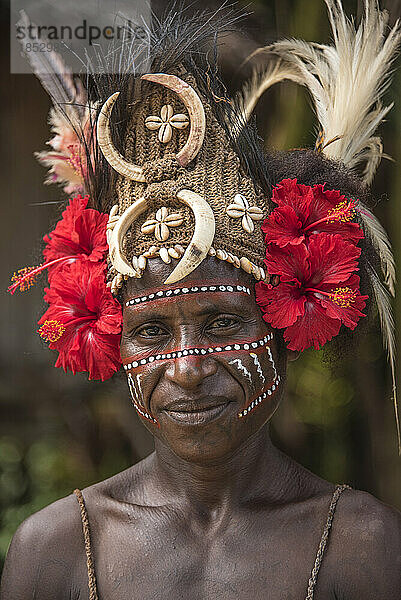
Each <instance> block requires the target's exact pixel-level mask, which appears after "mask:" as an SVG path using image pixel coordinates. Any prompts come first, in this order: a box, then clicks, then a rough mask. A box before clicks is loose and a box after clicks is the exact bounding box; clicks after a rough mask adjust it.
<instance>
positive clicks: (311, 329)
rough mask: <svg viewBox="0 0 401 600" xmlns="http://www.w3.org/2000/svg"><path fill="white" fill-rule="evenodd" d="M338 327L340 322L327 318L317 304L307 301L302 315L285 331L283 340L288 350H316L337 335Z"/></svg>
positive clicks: (323, 310)
mask: <svg viewBox="0 0 401 600" xmlns="http://www.w3.org/2000/svg"><path fill="white" fill-rule="evenodd" d="M340 327H341V321H339V320H338V319H332V318H331V317H329V316H328V315H327V313H326V311H325V309H324V308H323V307H322V306H320V304H319V303H318V302H316V301H308V302H306V303H305V312H304V314H303V315H302V316H301V317H299V318H298V319H297V321H296V322H295V323H294V325H291V326H290V327H287V329H286V330H285V332H284V339H285V341H286V342H287V348H289V350H298V351H303V350H306V348H310V347H313V348H315V350H318V349H319V348H320V347H321V346H323V345H324V344H325V343H326V342H328V341H329V340H331V339H332V338H333V337H334V336H335V335H338V333H339V331H340Z"/></svg>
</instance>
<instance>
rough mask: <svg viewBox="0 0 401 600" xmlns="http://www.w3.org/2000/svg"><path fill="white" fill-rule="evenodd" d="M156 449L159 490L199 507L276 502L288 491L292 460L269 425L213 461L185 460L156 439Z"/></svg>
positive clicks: (156, 480) (155, 460) (156, 483)
mask: <svg viewBox="0 0 401 600" xmlns="http://www.w3.org/2000/svg"><path fill="white" fill-rule="evenodd" d="M155 450H156V451H155V453H154V454H153V464H152V467H153V468H152V471H153V475H154V484H155V486H157V489H158V490H159V493H160V492H161V494H162V496H163V497H164V498H165V497H166V495H168V496H173V497H174V498H176V499H177V498H179V499H180V500H185V501H188V503H190V504H191V505H195V506H198V507H199V509H200V510H205V511H209V510H214V509H219V508H223V507H227V508H229V507H230V508H231V509H232V508H233V506H235V505H237V506H238V505H240V504H243V503H244V502H246V501H247V500H248V501H249V500H252V499H254V498H256V497H263V498H264V500H265V501H266V502H271V503H276V502H278V501H280V499H281V497H282V496H283V495H284V494H285V493H286V489H287V485H286V481H288V480H289V471H290V469H291V467H290V461H289V459H288V458H287V457H286V456H285V455H283V454H282V453H281V452H279V451H278V450H277V449H276V448H275V447H274V446H273V444H272V442H271V440H270V437H269V434H268V428H267V427H263V428H262V429H261V430H260V431H258V432H257V433H256V434H255V435H254V436H252V437H251V438H250V439H248V440H246V442H244V443H243V444H242V446H240V448H239V449H238V450H237V451H236V452H235V453H234V454H233V455H232V456H229V457H224V458H222V459H221V460H219V461H215V462H214V463H213V464H199V463H193V462H189V461H187V460H184V459H182V458H180V457H178V456H176V455H175V454H174V453H173V452H172V450H171V449H170V448H168V447H167V446H166V445H164V444H163V443H162V442H161V441H160V440H157V439H156V440H155Z"/></svg>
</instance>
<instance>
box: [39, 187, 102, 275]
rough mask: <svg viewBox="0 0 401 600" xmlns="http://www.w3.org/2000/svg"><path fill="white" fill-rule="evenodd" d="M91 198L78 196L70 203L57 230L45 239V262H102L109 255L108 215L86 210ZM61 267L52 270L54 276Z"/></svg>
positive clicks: (89, 209)
mask: <svg viewBox="0 0 401 600" xmlns="http://www.w3.org/2000/svg"><path fill="white" fill-rule="evenodd" d="M87 204H88V196H85V198H82V197H81V196H77V197H76V198H73V199H72V200H70V203H69V205H68V206H67V208H66V210H65V211H64V212H63V215H62V219H60V221H59V222H58V223H57V225H56V227H55V229H54V230H53V231H52V232H51V233H50V234H48V235H46V236H45V237H44V238H43V239H44V241H45V242H46V247H45V249H44V251H43V254H44V257H45V259H46V261H51V260H54V259H56V258H61V257H63V256H72V255H77V256H80V257H82V258H86V259H88V260H91V261H94V262H97V261H101V260H103V257H104V255H105V253H106V252H107V249H108V246H107V240H106V225H107V221H108V215H107V214H104V213H101V212H99V211H97V210H93V209H91V208H86V206H87ZM58 270H59V267H55V268H52V269H51V272H50V274H51V275H52V274H53V273H54V272H55V271H58Z"/></svg>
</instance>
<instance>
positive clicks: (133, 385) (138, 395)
mask: <svg viewBox="0 0 401 600" xmlns="http://www.w3.org/2000/svg"><path fill="white" fill-rule="evenodd" d="M135 377H136V381H135V380H134V378H133V377H132V375H131V373H128V376H127V381H128V387H129V391H130V393H131V398H132V404H133V405H134V407H135V410H136V411H137V413H138V414H139V415H141V417H144V418H145V419H149V421H152V422H153V423H157V421H156V419H154V418H153V417H152V415H150V414H149V413H148V412H147V411H146V409H145V406H144V401H143V393H142V387H141V377H142V375H141V374H139V375H136V376H135Z"/></svg>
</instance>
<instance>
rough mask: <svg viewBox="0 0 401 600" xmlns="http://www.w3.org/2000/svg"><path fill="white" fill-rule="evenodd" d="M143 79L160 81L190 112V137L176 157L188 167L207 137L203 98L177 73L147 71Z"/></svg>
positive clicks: (154, 81) (183, 165) (182, 164)
mask: <svg viewBox="0 0 401 600" xmlns="http://www.w3.org/2000/svg"><path fill="white" fill-rule="evenodd" d="M141 79H145V80H146V81H152V82H153V83H160V84H161V85H163V86H164V87H166V88H168V89H170V90H172V91H173V92H175V93H176V94H177V96H178V97H179V98H180V99H181V100H182V102H183V104H184V105H185V107H186V109H187V111H188V114H189V119H190V123H191V126H190V130H189V135H188V139H187V141H186V142H185V144H184V146H183V147H182V148H181V150H180V151H179V152H178V154H177V156H176V158H177V161H178V162H179V163H180V165H181V166H182V167H186V166H187V164H188V163H190V162H191V160H193V159H194V158H195V156H196V155H197V154H198V152H199V150H200V149H201V146H202V144H203V139H204V137H205V131H206V117H205V110H204V108H203V104H202V101H201V99H200V98H199V96H198V94H197V93H196V92H195V90H194V89H193V88H192V87H191V86H190V85H189V84H188V83H186V82H185V81H183V80H182V79H180V78H179V77H177V76H176V75H167V74H166V73H147V74H146V75H142V77H141Z"/></svg>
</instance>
